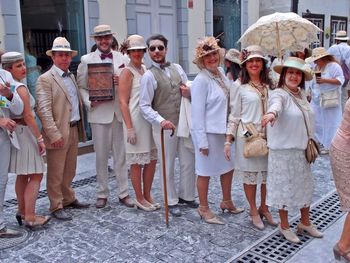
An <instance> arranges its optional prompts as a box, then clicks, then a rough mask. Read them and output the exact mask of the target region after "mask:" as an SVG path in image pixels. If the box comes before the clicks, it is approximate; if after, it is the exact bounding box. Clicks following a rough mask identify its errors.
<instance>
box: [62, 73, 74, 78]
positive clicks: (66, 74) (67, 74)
mask: <svg viewBox="0 0 350 263" xmlns="http://www.w3.org/2000/svg"><path fill="white" fill-rule="evenodd" d="M72 74H73V73H72V72H63V73H62V77H63V78H65V77H69V76H70V75H72Z"/></svg>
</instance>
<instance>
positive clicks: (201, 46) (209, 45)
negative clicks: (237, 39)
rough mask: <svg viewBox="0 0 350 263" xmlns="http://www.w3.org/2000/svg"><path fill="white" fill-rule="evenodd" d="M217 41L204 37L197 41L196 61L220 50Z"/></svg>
mask: <svg viewBox="0 0 350 263" xmlns="http://www.w3.org/2000/svg"><path fill="white" fill-rule="evenodd" d="M218 41H219V40H218V39H215V38H214V37H204V38H201V39H199V40H198V43H197V47H196V52H195V53H196V54H195V58H196V59H198V58H200V57H203V56H205V55H207V54H209V53H211V52H213V51H216V50H218V49H220V47H219V45H218Z"/></svg>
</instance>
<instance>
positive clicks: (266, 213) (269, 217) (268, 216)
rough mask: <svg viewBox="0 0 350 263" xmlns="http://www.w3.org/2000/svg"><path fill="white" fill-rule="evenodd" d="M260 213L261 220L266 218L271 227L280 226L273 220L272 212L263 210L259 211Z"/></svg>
mask: <svg viewBox="0 0 350 263" xmlns="http://www.w3.org/2000/svg"><path fill="white" fill-rule="evenodd" d="M258 211H259V215H260V217H261V219H263V218H264V217H265V219H266V222H267V223H268V224H269V225H270V226H278V223H277V222H275V221H274V220H273V218H272V215H271V213H270V211H262V210H261V209H259V210H258Z"/></svg>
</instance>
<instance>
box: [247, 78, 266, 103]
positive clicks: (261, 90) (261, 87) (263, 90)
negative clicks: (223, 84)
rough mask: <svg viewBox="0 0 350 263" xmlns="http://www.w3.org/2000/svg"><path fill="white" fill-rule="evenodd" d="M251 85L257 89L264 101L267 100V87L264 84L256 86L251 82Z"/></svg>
mask: <svg viewBox="0 0 350 263" xmlns="http://www.w3.org/2000/svg"><path fill="white" fill-rule="evenodd" d="M249 85H250V86H252V87H253V88H255V89H256V91H257V92H258V93H259V95H260V97H261V99H262V100H265V97H266V87H265V85H264V84H261V83H259V84H255V83H254V82H252V81H249Z"/></svg>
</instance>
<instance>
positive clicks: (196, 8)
mask: <svg viewBox="0 0 350 263" xmlns="http://www.w3.org/2000/svg"><path fill="white" fill-rule="evenodd" d="M204 16H205V1H193V8H192V9H188V36H189V39H188V58H189V62H190V63H189V72H188V73H189V74H195V73H197V72H198V71H199V70H198V68H197V66H196V65H195V64H193V63H192V61H193V59H194V50H195V47H196V45H197V39H198V38H200V37H203V36H205V17H204Z"/></svg>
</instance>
